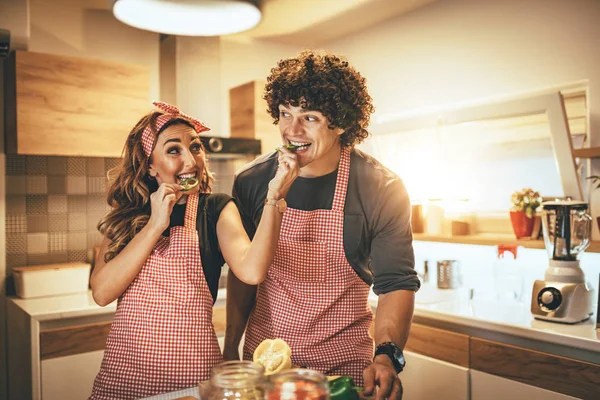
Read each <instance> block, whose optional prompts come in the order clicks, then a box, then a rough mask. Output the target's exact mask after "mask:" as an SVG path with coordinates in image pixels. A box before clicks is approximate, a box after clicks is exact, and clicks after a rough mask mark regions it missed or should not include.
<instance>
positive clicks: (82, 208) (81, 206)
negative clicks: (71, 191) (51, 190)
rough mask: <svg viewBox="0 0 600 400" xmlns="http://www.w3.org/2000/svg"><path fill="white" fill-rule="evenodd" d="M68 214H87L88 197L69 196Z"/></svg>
mask: <svg viewBox="0 0 600 400" xmlns="http://www.w3.org/2000/svg"><path fill="white" fill-rule="evenodd" d="M67 212H68V213H69V214H72V213H86V212H87V196H81V195H73V196H71V195H69V196H67Z"/></svg>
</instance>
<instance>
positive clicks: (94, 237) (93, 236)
mask: <svg viewBox="0 0 600 400" xmlns="http://www.w3.org/2000/svg"><path fill="white" fill-rule="evenodd" d="M102 240H104V237H103V236H102V235H101V234H100V232H98V231H96V232H89V233H88V234H87V248H88V249H91V248H93V247H94V246H99V245H100V244H101V243H102Z"/></svg>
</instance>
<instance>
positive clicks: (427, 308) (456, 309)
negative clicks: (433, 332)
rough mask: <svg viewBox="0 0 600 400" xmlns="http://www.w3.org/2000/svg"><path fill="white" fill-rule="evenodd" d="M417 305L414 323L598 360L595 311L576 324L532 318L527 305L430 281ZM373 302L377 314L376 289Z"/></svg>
mask: <svg viewBox="0 0 600 400" xmlns="http://www.w3.org/2000/svg"><path fill="white" fill-rule="evenodd" d="M415 303H416V304H415V312H414V320H415V321H416V322H421V323H424V324H428V325H433V326H437V327H441V328H449V329H452V330H455V331H457V332H460V333H467V334H472V335H474V336H480V337H483V338H489V339H493V340H499V341H502V342H505V343H507V344H514V345H520V346H523V347H528V348H532V349H534V350H540V351H548V352H550V353H554V354H557V355H563V356H566V357H571V358H575V359H580V360H583V361H589V362H594V363H598V364H600V330H597V329H596V316H595V315H593V316H592V317H591V318H590V319H589V320H587V321H585V322H581V323H578V324H573V325H569V324H560V323H554V322H547V321H541V320H536V319H534V318H533V317H532V315H531V312H530V310H529V303H526V304H519V305H518V304H514V305H507V304H500V303H497V302H494V301H491V300H487V299H474V300H470V299H469V293H468V290H465V289H458V290H444V289H437V287H435V285H429V284H425V285H423V287H422V288H421V290H419V291H418V292H417V294H416V297H415ZM369 304H370V305H371V307H372V308H373V311H374V312H375V310H376V307H377V296H376V295H375V294H373V293H371V295H370V296H369ZM594 309H595V308H594ZM590 352H592V353H590Z"/></svg>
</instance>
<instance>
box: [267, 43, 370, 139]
mask: <svg viewBox="0 0 600 400" xmlns="http://www.w3.org/2000/svg"><path fill="white" fill-rule="evenodd" d="M263 98H264V99H265V100H266V101H267V106H268V108H267V111H268V112H269V114H271V117H273V123H274V124H277V123H279V105H280V104H283V105H291V106H293V107H298V106H301V107H302V108H304V109H307V110H313V111H319V112H320V113H322V114H323V115H324V116H325V117H327V119H328V120H329V129H334V128H341V129H343V130H344V133H343V134H342V135H341V136H340V142H341V144H342V145H344V146H354V145H356V144H359V143H361V142H362V141H363V140H365V139H366V138H367V136H369V132H368V131H367V126H368V125H369V120H370V118H371V114H372V113H373V112H374V111H375V107H373V104H372V101H373V100H372V98H371V96H370V95H369V92H368V91H367V86H366V79H365V78H364V77H363V76H362V75H361V74H360V73H358V71H356V70H355V69H354V68H353V67H351V66H350V64H348V61H347V60H346V59H345V58H343V57H341V56H337V55H335V54H331V53H317V52H314V51H311V50H305V51H303V52H302V53H300V54H299V55H298V56H297V57H294V58H288V59H284V60H280V61H279V62H278V63H277V67H275V68H273V69H271V75H269V77H268V78H267V84H266V86H265V92H264V95H263Z"/></svg>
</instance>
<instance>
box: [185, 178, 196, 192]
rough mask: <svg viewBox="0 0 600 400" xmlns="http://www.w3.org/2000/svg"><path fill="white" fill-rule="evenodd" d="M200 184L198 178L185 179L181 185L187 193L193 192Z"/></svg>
mask: <svg viewBox="0 0 600 400" xmlns="http://www.w3.org/2000/svg"><path fill="white" fill-rule="evenodd" d="M198 183H200V181H198V179H196V178H187V179H184V180H183V181H182V182H181V183H180V185H181V190H183V191H184V192H187V191H188V190H191V189H193V188H195V187H196V186H198Z"/></svg>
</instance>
